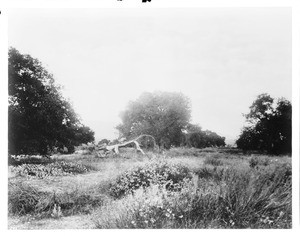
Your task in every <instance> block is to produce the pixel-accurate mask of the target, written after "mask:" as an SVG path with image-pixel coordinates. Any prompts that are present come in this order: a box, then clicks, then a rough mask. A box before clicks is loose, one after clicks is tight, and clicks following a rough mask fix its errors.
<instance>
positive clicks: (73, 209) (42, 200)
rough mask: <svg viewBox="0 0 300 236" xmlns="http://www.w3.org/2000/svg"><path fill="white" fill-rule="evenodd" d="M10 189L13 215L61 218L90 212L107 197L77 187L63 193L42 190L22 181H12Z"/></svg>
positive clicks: (11, 212) (9, 208)
mask: <svg viewBox="0 0 300 236" xmlns="http://www.w3.org/2000/svg"><path fill="white" fill-rule="evenodd" d="M8 189H9V192H8V212H9V213H10V214H13V215H28V214H30V215H35V216H37V217H54V218H59V217H61V216H68V215H74V214H78V213H81V214H88V213H90V212H91V211H92V210H93V209H94V208H96V207H99V206H101V205H102V204H103V202H104V199H106V197H105V196H104V195H103V194H99V193H97V192H96V191H90V190H85V191H81V190H77V189H76V190H74V191H72V192H63V193H55V192H42V191H38V190H37V189H36V188H34V187H32V186H30V185H28V184H23V183H21V182H18V183H14V184H12V183H10V184H9V188H8Z"/></svg>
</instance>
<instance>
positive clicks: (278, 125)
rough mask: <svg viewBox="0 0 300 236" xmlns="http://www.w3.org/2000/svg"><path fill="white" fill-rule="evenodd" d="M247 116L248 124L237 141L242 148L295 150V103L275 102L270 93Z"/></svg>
mask: <svg viewBox="0 0 300 236" xmlns="http://www.w3.org/2000/svg"><path fill="white" fill-rule="evenodd" d="M245 117H246V122H247V125H246V126H245V127H244V128H243V130H242V133H241V135H240V137H239V139H238V140H237V146H238V147H239V148H242V149H244V150H260V151H267V152H268V153H272V154H281V153H290V152H291V148H292V147H291V144H292V105H291V103H290V102H289V101H288V100H286V99H284V98H281V99H278V100H277V102H275V101H274V99H273V98H272V97H270V95H268V94H261V95H259V96H258V97H257V99H256V100H255V101H254V102H253V103H252V105H251V106H250V112H249V113H248V114H246V115H245Z"/></svg>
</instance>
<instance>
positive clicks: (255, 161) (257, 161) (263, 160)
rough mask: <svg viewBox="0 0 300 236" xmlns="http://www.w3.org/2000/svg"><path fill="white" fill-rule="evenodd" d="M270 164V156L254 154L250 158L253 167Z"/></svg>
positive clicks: (250, 164)
mask: <svg viewBox="0 0 300 236" xmlns="http://www.w3.org/2000/svg"><path fill="white" fill-rule="evenodd" d="M269 164H270V158H268V157H258V156H253V157H251V158H250V160H249V166H250V167H251V168H257V167H258V166H268V165H269Z"/></svg>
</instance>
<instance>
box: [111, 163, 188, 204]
mask: <svg viewBox="0 0 300 236" xmlns="http://www.w3.org/2000/svg"><path fill="white" fill-rule="evenodd" d="M191 177H192V172H191V171H190V170H189V168H188V167H186V166H184V165H182V164H174V163H172V164H171V163H167V162H166V161H157V162H151V163H149V164H147V165H145V166H141V167H137V168H136V169H133V170H130V171H126V172H125V173H123V174H122V175H120V176H119V177H118V178H117V179H116V180H115V181H114V182H113V183H112V184H111V186H110V190H109V193H110V195H112V196H113V197H115V198H120V197H122V196H124V195H127V194H129V193H132V192H133V191H134V190H136V189H138V188H140V187H143V188H146V187H149V186H150V184H160V185H165V187H166V188H167V189H169V190H171V189H172V190H178V189H180V188H181V184H182V181H183V180H184V179H190V178H191Z"/></svg>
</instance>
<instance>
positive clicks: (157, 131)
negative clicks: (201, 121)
mask: <svg viewBox="0 0 300 236" xmlns="http://www.w3.org/2000/svg"><path fill="white" fill-rule="evenodd" d="M190 117H191V110H190V101H189V99H188V98H187V97H186V96H184V95H183V94H181V93H176V92H154V93H148V92H146V93H143V94H142V95H141V96H140V97H139V98H138V99H137V100H136V101H134V102H130V103H129V105H128V107H127V109H126V110H125V111H124V112H122V113H121V119H122V124H120V125H118V126H117V129H118V130H119V132H120V134H121V135H122V136H124V137H126V138H132V137H137V136H138V135H140V134H149V135H152V136H153V137H155V139H156V142H157V143H158V144H159V145H160V146H161V147H165V148H169V147H170V146H171V145H174V146H179V145H180V143H181V141H182V134H183V133H182V131H183V129H184V128H185V127H186V126H187V124H188V122H189V120H190Z"/></svg>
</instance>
